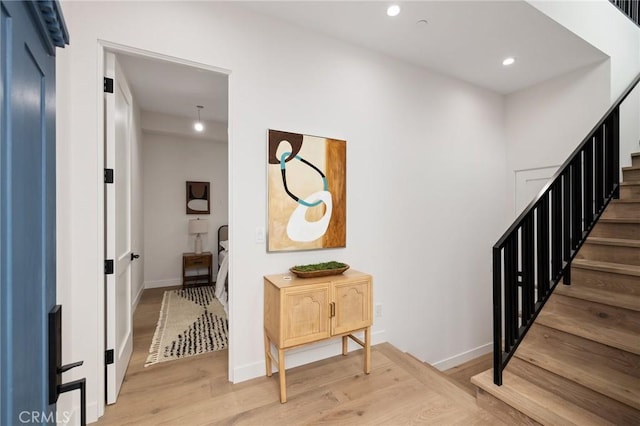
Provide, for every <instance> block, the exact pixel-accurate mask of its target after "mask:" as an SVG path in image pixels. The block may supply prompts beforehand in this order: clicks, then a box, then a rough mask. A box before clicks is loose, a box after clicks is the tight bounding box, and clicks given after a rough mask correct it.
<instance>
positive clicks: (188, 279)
mask: <svg viewBox="0 0 640 426" xmlns="http://www.w3.org/2000/svg"><path fill="white" fill-rule="evenodd" d="M204 268H207V273H206V274H197V275H187V272H189V271H190V270H194V269H195V270H197V269H204ZM212 279H213V255H212V254H211V252H209V251H203V252H202V253H200V254H195V253H182V288H186V287H195V286H199V285H211V281H212Z"/></svg>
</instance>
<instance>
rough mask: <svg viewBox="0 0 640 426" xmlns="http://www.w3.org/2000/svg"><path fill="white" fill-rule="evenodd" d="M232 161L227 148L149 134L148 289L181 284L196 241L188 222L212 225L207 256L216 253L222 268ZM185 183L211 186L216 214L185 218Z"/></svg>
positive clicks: (146, 196) (146, 175) (146, 164)
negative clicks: (220, 245)
mask: <svg viewBox="0 0 640 426" xmlns="http://www.w3.org/2000/svg"><path fill="white" fill-rule="evenodd" d="M184 121H188V120H184ZM227 157H228V155H227V145H226V144H225V143H220V142H214V141H211V140H202V139H195V138H187V137H184V136H182V137H179V136H173V135H161V134H150V133H145V134H144V186H145V193H144V205H145V216H144V245H145V248H146V252H145V253H146V261H145V264H144V266H145V270H144V276H145V283H144V286H145V288H153V287H166V286H171V285H179V284H182V253H184V252H192V251H193V250H194V241H195V236H193V235H189V234H188V231H187V229H188V223H189V219H195V218H201V219H208V220H209V233H208V234H206V235H203V236H202V239H203V251H211V252H212V253H213V262H214V265H217V254H218V252H217V245H218V241H217V240H218V235H217V230H218V227H219V226H221V225H224V224H227V221H228V215H227V212H228V202H227V200H228V191H227V188H228V176H227V175H228V160H227ZM186 181H205V182H210V190H211V198H210V200H211V201H210V203H211V204H210V206H211V214H209V215H187V214H186V212H185V185H186V184H185V183H186ZM215 271H216V268H215V266H214V274H215ZM214 278H215V277H214Z"/></svg>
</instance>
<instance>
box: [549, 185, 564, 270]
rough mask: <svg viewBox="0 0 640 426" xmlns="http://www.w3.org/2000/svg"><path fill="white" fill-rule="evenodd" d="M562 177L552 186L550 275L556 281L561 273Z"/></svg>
mask: <svg viewBox="0 0 640 426" xmlns="http://www.w3.org/2000/svg"><path fill="white" fill-rule="evenodd" d="M561 183H562V178H560V177H559V178H558V179H557V180H556V181H555V182H554V183H553V186H552V189H551V191H552V193H551V194H552V198H551V218H552V221H553V222H552V225H553V226H552V228H551V232H552V237H553V238H552V244H551V259H552V266H553V269H552V271H551V276H552V278H553V280H554V281H557V280H558V278H559V277H560V274H561V273H562V185H561Z"/></svg>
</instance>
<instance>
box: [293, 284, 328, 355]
mask: <svg viewBox="0 0 640 426" xmlns="http://www.w3.org/2000/svg"><path fill="white" fill-rule="evenodd" d="M283 292H284V293H283V300H282V305H283V306H282V315H283V318H282V321H283V324H282V332H283V336H282V343H283V344H282V347H283V348H287V347H291V346H296V345H301V344H303V343H309V342H315V341H317V340H321V339H326V338H327V337H329V336H330V333H329V319H330V318H329V297H330V294H329V283H323V284H314V285H310V286H304V287H302V288H288V289H285V290H283Z"/></svg>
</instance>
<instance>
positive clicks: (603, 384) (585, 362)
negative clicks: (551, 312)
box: [515, 323, 640, 410]
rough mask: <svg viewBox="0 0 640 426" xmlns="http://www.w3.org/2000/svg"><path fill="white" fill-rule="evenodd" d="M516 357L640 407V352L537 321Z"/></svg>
mask: <svg viewBox="0 0 640 426" xmlns="http://www.w3.org/2000/svg"><path fill="white" fill-rule="evenodd" d="M636 338H637V337H636ZM515 356H516V357H518V358H520V359H522V360H524V361H527V362H530V363H532V364H534V365H537V366H538V367H541V368H544V369H545V370H547V371H550V372H552V373H555V374H557V375H559V376H562V377H565V378H567V379H569V380H572V381H574V382H576V383H579V384H581V385H582V386H585V387H587V388H589V389H593V390H594V391H596V392H599V393H601V394H603V395H606V396H608V397H609V398H612V399H615V400H617V401H619V402H622V403H624V404H626V405H629V406H631V407H633V408H635V409H636V410H640V377H639V375H640V371H639V370H640V369H639V368H638V366H639V364H640V358H639V357H638V356H637V355H633V354H630V353H628V352H624V351H621V350H619V349H615V348H611V347H609V346H606V345H599V344H597V343H594V342H591V341H589V340H586V339H582V338H580V337H577V336H574V335H571V334H568V333H564V332H562V331H559V330H555V329H553V328H550V327H546V326H544V325H540V324H537V323H536V324H534V326H533V327H531V328H530V329H529V332H528V333H527V335H526V336H525V338H524V340H523V341H522V343H521V344H520V346H519V347H518V350H517V351H516V353H515Z"/></svg>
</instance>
